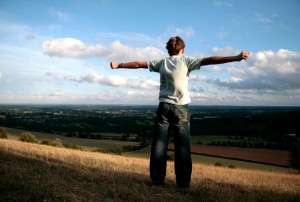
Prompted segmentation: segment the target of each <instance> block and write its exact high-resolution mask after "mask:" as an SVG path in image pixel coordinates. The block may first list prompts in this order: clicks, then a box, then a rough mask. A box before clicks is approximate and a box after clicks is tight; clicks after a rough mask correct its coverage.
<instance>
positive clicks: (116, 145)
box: [6, 128, 139, 151]
mask: <svg viewBox="0 0 300 202" xmlns="http://www.w3.org/2000/svg"><path fill="white" fill-rule="evenodd" d="M6 131H7V133H8V138H9V139H18V136H19V135H20V133H21V132H24V131H23V130H20V129H13V128H6ZM30 133H32V134H33V135H34V136H35V137H36V138H37V139H38V140H43V139H51V140H52V139H55V138H59V139H60V140H61V141H62V142H63V143H68V144H73V145H76V146H79V147H80V148H82V149H83V150H86V151H93V150H96V149H99V148H101V149H122V148H123V146H128V145H130V146H137V145H139V142H132V141H118V140H105V139H104V140H101V139H86V138H76V137H66V136H63V135H56V134H46V133H40V132H31V131H30ZM102 134H103V135H105V134H104V133H102ZM106 135H107V136H109V137H113V136H115V137H120V135H121V134H113V133H107V134H106Z"/></svg>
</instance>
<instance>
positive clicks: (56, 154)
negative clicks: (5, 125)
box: [0, 139, 300, 202]
mask: <svg viewBox="0 0 300 202" xmlns="http://www.w3.org/2000/svg"><path fill="white" fill-rule="evenodd" d="M0 165H1V168H0V201H156V202H157V201H278V202H279V201H280V202H282V201H300V200H299V199H300V175H299V174H291V173H272V172H264V171H253V170H243V169H229V168H222V167H216V166H208V165H202V164H194V165H193V174H192V183H191V188H190V191H189V193H188V194H185V195H184V194H182V193H179V192H177V191H176V184H175V174H174V169H173V168H174V164H173V162H168V168H167V169H168V170H167V179H166V186H165V187H164V188H163V187H149V186H148V182H149V177H148V176H149V174H148V173H149V160H146V159H140V158H131V157H123V156H116V155H110V154H100V153H92V152H84V151H77V150H70V149H64V148H55V147H49V146H44V145H38V144H30V143H23V142H18V141H15V140H2V139H1V140H0Z"/></svg>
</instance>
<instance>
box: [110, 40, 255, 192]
mask: <svg viewBox="0 0 300 202" xmlns="http://www.w3.org/2000/svg"><path fill="white" fill-rule="evenodd" d="M166 49H167V50H168V53H169V55H170V57H168V58H164V59H159V60H152V61H135V62H128V63H117V62H111V63H110V66H111V68H112V69H118V68H128V69H135V68H148V69H149V70H150V71H153V72H158V73H160V92H159V102H160V103H159V106H158V109H157V112H156V120H155V128H154V135H153V141H152V147H151V157H150V178H151V180H152V182H153V184H155V185H160V186H164V180H165V176H166V165H167V149H168V131H169V130H170V129H172V130H173V133H174V146H175V174H176V183H177V187H178V188H180V189H188V188H189V186H190V181H191V174H192V160H191V154H190V120H189V112H188V103H190V102H191V99H190V95H189V92H188V79H189V74H190V73H191V71H193V70H199V69H200V67H201V66H205V65H211V64H223V63H228V62H235V61H241V60H246V59H247V58H248V56H249V52H244V51H243V52H241V53H240V54H239V55H236V56H228V57H223V56H212V57H204V58H200V57H192V56H184V49H185V43H184V41H183V40H182V39H181V38H180V37H179V36H176V37H172V38H170V39H169V41H168V42H167V46H166ZM171 127H172V128H171Z"/></svg>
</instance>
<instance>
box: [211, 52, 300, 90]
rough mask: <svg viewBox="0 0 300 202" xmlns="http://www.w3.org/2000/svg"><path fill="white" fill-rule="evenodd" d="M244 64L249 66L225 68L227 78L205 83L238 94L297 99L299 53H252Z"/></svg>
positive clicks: (299, 72)
mask: <svg viewBox="0 0 300 202" xmlns="http://www.w3.org/2000/svg"><path fill="white" fill-rule="evenodd" d="M216 51H219V50H217V49H216ZM228 51H231V50H230V49H228ZM246 63H247V64H248V65H249V66H247V67H239V68H237V67H229V68H227V71H228V73H229V74H230V75H231V78H226V79H220V78H216V79H214V78H213V79H212V78H209V79H207V80H206V82H208V83H211V84H215V85H217V86H220V87H221V88H229V89H231V90H239V91H240V92H242V91H243V92H246V91H247V92H253V93H267V94H274V95H276V94H288V93H289V92H290V93H291V92H292V93H296V94H297V95H300V93H299V92H300V79H299V78H300V53H298V52H295V51H288V50H285V49H280V50H278V51H272V50H269V51H260V52H257V53H252V54H251V55H250V57H249V59H248V61H247V62H246Z"/></svg>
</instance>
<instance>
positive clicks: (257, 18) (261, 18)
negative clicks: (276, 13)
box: [254, 12, 272, 23]
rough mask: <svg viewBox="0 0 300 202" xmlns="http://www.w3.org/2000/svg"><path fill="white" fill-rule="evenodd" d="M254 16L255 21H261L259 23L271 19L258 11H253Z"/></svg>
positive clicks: (269, 21)
mask: <svg viewBox="0 0 300 202" xmlns="http://www.w3.org/2000/svg"><path fill="white" fill-rule="evenodd" d="M254 15H255V18H256V21H258V22H261V23H272V20H271V19H270V18H267V17H265V16H264V15H263V14H261V13H259V12H255V14H254Z"/></svg>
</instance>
